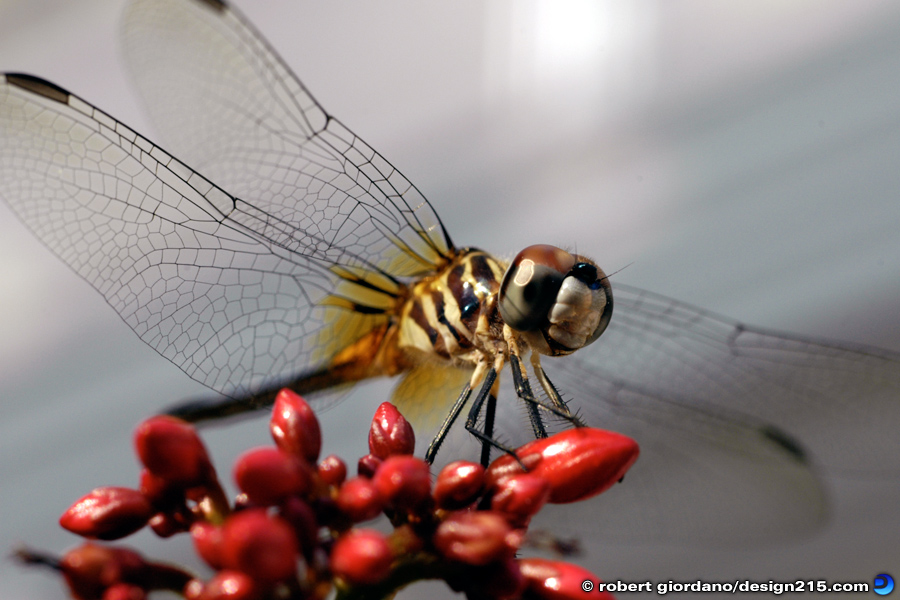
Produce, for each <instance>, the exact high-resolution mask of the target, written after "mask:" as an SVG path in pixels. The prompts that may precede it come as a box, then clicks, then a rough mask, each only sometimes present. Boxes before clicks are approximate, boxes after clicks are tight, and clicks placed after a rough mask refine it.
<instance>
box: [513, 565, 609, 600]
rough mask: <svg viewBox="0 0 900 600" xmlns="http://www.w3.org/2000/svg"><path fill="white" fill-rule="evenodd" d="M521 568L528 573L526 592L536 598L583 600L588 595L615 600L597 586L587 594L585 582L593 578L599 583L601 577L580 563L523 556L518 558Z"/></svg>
mask: <svg viewBox="0 0 900 600" xmlns="http://www.w3.org/2000/svg"><path fill="white" fill-rule="evenodd" d="M519 569H520V570H521V572H522V575H524V576H525V581H526V585H527V593H526V596H527V597H528V598H533V599H534V600H576V599H577V600H581V599H582V598H586V597H590V598H600V600H615V599H614V597H613V595H612V594H610V593H609V592H606V591H603V592H598V591H596V590H594V591H593V592H591V593H590V594H586V593H585V590H584V588H583V587H582V582H584V581H590V582H591V583H593V584H594V585H596V584H597V583H599V582H600V579H599V578H598V577H597V576H596V575H594V574H593V573H591V572H590V571H588V570H587V569H585V568H582V567H579V566H578V565H573V564H570V563H566V562H561V561H558V560H548V559H546V558H523V559H522V560H520V561H519Z"/></svg>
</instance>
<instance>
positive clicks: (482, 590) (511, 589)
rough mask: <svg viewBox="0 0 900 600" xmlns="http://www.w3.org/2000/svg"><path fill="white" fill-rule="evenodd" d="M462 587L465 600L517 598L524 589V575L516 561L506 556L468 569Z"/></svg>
mask: <svg viewBox="0 0 900 600" xmlns="http://www.w3.org/2000/svg"><path fill="white" fill-rule="evenodd" d="M463 589H465V591H466V600H519V599H520V598H522V592H524V591H525V577H523V576H522V573H521V571H519V563H518V561H516V560H515V559H513V558H508V559H506V560H501V561H497V562H492V563H490V564H488V565H485V566H483V567H476V568H473V569H468V570H467V571H466V581H465V582H464V584H463Z"/></svg>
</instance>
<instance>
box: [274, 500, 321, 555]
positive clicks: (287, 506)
mask: <svg viewBox="0 0 900 600" xmlns="http://www.w3.org/2000/svg"><path fill="white" fill-rule="evenodd" d="M278 514H279V515H280V516H281V518H282V519H284V521H285V522H286V523H287V524H288V525H290V526H291V528H292V529H293V530H294V535H295V536H297V542H298V544H299V546H300V551H301V552H302V553H303V556H304V557H305V558H306V559H307V560H312V557H313V551H314V550H315V549H316V545H317V543H318V540H319V523H318V521H317V520H316V513H315V512H314V511H313V509H312V508H310V506H309V504H307V503H306V502H304V501H303V500H301V499H299V498H288V499H287V500H286V501H285V502H284V503H282V505H281V507H280V509H279V511H278Z"/></svg>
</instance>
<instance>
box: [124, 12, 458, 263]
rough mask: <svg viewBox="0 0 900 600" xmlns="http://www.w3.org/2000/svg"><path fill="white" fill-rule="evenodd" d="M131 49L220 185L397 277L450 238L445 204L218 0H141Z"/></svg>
mask: <svg viewBox="0 0 900 600" xmlns="http://www.w3.org/2000/svg"><path fill="white" fill-rule="evenodd" d="M124 42H125V44H124V46H125V56H126V59H127V62H128V65H129V67H130V70H131V72H132V74H133V76H134V79H135V82H136V83H137V88H138V91H139V92H140V94H141V96H142V97H143V99H144V103H145V105H146V108H147V111H148V113H149V115H150V117H151V120H152V121H153V123H154V126H155V127H156V128H157V130H158V131H159V133H160V135H161V136H162V140H163V141H164V143H165V146H166V147H167V148H169V149H171V151H173V152H174V153H175V154H177V155H178V156H179V157H180V158H182V159H183V160H185V161H186V162H188V163H189V164H191V165H192V166H193V167H194V168H196V169H197V170H198V171H199V172H201V173H203V174H204V175H205V176H207V177H208V178H209V179H210V180H211V181H215V182H216V183H217V184H218V185H220V186H221V187H222V188H223V189H226V190H228V191H229V193H231V194H233V195H234V196H236V197H239V198H242V199H244V200H246V201H247V202H249V203H250V204H252V205H253V206H255V207H257V208H258V209H260V210H262V211H265V212H267V213H269V214H271V215H274V216H276V217H278V218H279V219H281V220H282V221H284V222H285V223H288V224H290V225H292V226H294V227H296V228H297V229H302V230H303V231H305V232H307V233H308V234H309V235H312V236H316V237H318V238H321V239H323V240H325V241H326V242H327V243H329V244H334V245H337V246H340V247H342V248H344V249H346V250H347V251H349V252H351V253H353V254H355V255H357V256H360V257H362V258H363V259H365V260H366V261H368V262H369V263H371V264H373V265H375V266H377V267H378V268H380V269H382V270H383V271H386V272H388V273H390V274H391V275H394V276H401V277H402V276H412V275H420V274H422V273H426V272H429V271H431V270H432V269H433V265H434V263H435V262H437V261H439V260H440V259H441V257H443V256H445V255H446V254H447V253H448V251H449V250H450V249H451V246H452V244H451V242H450V239H449V237H448V236H447V233H446V231H445V230H444V228H443V225H442V224H441V221H440V219H439V218H438V216H437V214H436V213H435V212H434V210H433V209H432V208H431V205H430V204H429V203H428V201H427V200H426V199H425V198H424V197H423V196H422V194H421V193H419V191H418V190H417V189H416V188H415V187H414V186H413V185H412V184H411V183H409V181H407V180H406V178H404V177H403V175H401V174H400V173H399V172H398V171H397V170H396V169H394V168H393V167H392V166H391V165H390V163H388V162H387V161H386V160H385V159H384V158H383V157H382V156H381V155H379V154H378V153H377V152H375V151H374V150H373V149H372V148H370V147H369V146H368V145H366V144H365V143H364V142H363V141H362V140H360V139H359V138H358V137H356V136H355V135H353V133H351V132H350V131H349V130H347V129H346V128H345V127H344V126H343V125H341V124H340V123H339V122H338V121H337V120H335V119H333V118H332V117H330V116H329V115H328V114H327V113H326V112H325V111H324V110H323V109H322V107H321V106H319V104H318V103H317V102H316V101H315V99H313V97H312V96H311V95H310V94H309V92H308V91H307V90H306V88H304V87H303V84H302V83H300V81H299V80H298V79H297V77H296V76H295V75H294V74H293V73H292V72H291V70H290V69H289V68H288V67H287V65H286V64H285V63H284V61H282V60H281V58H280V57H279V56H278V55H277V54H276V53H275V52H274V51H273V50H272V49H271V48H270V47H269V45H268V44H267V42H266V41H265V40H264V39H263V38H262V36H261V35H259V34H258V33H257V32H256V31H255V30H254V29H253V27H252V26H251V25H250V24H248V23H247V22H246V20H245V19H244V18H243V17H242V16H241V15H240V14H239V13H237V12H236V11H235V10H234V9H232V8H231V7H228V6H226V5H225V4H224V3H222V2H218V1H215V0H207V1H200V0H137V1H134V2H132V3H131V4H130V5H129V7H128V9H127V11H126V14H125V19H124Z"/></svg>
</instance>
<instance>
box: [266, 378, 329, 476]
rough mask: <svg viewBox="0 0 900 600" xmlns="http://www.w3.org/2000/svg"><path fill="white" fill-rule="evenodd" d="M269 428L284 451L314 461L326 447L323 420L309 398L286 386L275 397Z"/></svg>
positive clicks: (277, 444)
mask: <svg viewBox="0 0 900 600" xmlns="http://www.w3.org/2000/svg"><path fill="white" fill-rule="evenodd" d="M269 431H270V432H271V433H272V439H274V440H275V445H276V446H278V447H279V448H280V449H281V450H283V451H284V452H287V453H288V454H293V455H294V456H299V457H300V458H303V459H305V460H307V461H309V462H310V463H312V464H315V462H316V459H318V458H319V451H321V449H322V430H321V429H320V428H319V420H318V419H316V415H315V413H314V412H313V410H312V408H310V407H309V404H307V403H306V400H304V399H303V398H301V397H300V396H299V395H298V394H296V393H295V392H293V391H291V390H289V389H287V388H284V389H283V390H281V391H280V392H278V395H277V396H275V405H274V406H273V407H272V418H271V420H270V421H269Z"/></svg>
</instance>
